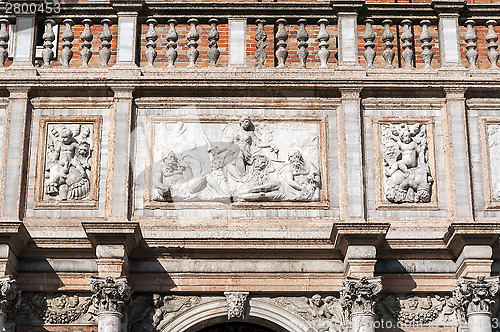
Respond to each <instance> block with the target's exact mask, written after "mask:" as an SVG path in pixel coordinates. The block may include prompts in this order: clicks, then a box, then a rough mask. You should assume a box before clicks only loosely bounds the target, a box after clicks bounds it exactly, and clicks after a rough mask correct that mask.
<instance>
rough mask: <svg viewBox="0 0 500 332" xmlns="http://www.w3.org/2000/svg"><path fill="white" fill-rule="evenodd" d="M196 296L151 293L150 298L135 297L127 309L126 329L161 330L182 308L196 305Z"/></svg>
mask: <svg viewBox="0 0 500 332" xmlns="http://www.w3.org/2000/svg"><path fill="white" fill-rule="evenodd" d="M200 301H201V299H200V298H199V297H196V296H169V295H167V296H164V297H162V296H161V295H159V294H153V296H152V297H151V298H149V297H147V296H139V297H137V298H135V299H134V300H133V302H132V304H131V306H130V309H129V313H128V316H129V324H128V330H129V331H131V332H154V331H162V330H163V329H164V328H165V326H167V324H168V323H169V322H170V321H171V320H172V319H173V318H174V317H175V316H176V315H178V314H180V313H181V312H183V311H184V310H186V309H188V308H190V307H192V306H195V305H197V304H198V303H199V302H200Z"/></svg>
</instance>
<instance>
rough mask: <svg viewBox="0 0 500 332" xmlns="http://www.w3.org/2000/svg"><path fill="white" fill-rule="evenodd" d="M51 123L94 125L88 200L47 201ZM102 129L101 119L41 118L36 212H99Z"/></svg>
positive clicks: (84, 117) (82, 117) (97, 117)
mask: <svg viewBox="0 0 500 332" xmlns="http://www.w3.org/2000/svg"><path fill="white" fill-rule="evenodd" d="M50 124H61V125H64V124H68V125H74V124H87V125H91V126H92V134H91V137H92V146H91V151H92V155H91V163H90V164H91V173H90V191H89V199H88V200H69V201H62V200H46V199H44V190H43V188H44V183H45V181H44V180H45V167H46V166H45V162H46V149H47V136H48V126H49V125H50ZM101 128H102V116H100V115H91V116H40V122H39V135H38V137H39V140H38V147H37V149H38V151H37V158H36V171H35V197H34V207H33V208H34V209H51V210H54V209H70V210H86V209H89V210H90V209H97V208H98V203H99V187H98V185H99V175H100V170H99V168H100V158H101Z"/></svg>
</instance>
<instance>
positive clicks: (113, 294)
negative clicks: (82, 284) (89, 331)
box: [90, 276, 132, 312]
mask: <svg viewBox="0 0 500 332" xmlns="http://www.w3.org/2000/svg"><path fill="white" fill-rule="evenodd" d="M90 291H91V292H92V293H93V294H94V296H95V297H96V298H97V301H98V303H99V312H121V310H122V308H123V307H124V305H125V303H126V302H127V301H128V300H130V298H131V296H132V289H131V288H130V286H129V285H128V281H127V278H126V277H120V278H112V277H105V278H100V277H94V276H91V277H90Z"/></svg>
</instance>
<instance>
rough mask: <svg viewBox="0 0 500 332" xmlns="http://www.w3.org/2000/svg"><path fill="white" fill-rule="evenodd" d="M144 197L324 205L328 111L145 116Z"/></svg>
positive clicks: (163, 203) (199, 203)
mask: <svg viewBox="0 0 500 332" xmlns="http://www.w3.org/2000/svg"><path fill="white" fill-rule="evenodd" d="M146 126H147V129H146V130H147V135H146V136H147V137H146V148H147V151H148V155H147V157H146V172H145V181H146V189H145V193H144V204H145V207H146V208H150V209H175V208H186V207H195V208H217V207H220V208H227V207H234V208H245V209H248V208H259V209H260V208H273V209H275V208H328V206H329V204H328V203H329V202H328V197H329V195H328V185H327V169H328V168H327V160H328V158H327V156H328V154H327V146H326V145H327V143H326V142H327V141H326V117H324V116H307V117H305V116H300V117H295V118H294V117H283V116H281V117H279V116H274V117H273V116H266V117H257V116H255V117H252V118H250V117H248V116H243V117H236V116H210V115H202V116H164V115H149V116H148V117H147V120H146Z"/></svg>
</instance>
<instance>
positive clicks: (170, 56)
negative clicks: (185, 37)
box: [166, 19, 179, 67]
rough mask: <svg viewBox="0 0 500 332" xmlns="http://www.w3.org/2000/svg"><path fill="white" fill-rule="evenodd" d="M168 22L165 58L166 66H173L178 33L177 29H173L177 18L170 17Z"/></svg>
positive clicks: (175, 57)
mask: <svg viewBox="0 0 500 332" xmlns="http://www.w3.org/2000/svg"><path fill="white" fill-rule="evenodd" d="M168 24H169V25H170V29H169V30H168V32H167V35H166V37H167V40H168V45H167V48H168V49H167V60H168V66H169V67H173V66H174V63H175V60H176V59H177V51H176V48H177V40H178V39H179V35H178V34H177V31H175V26H176V25H177V20H176V19H170V20H168Z"/></svg>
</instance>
